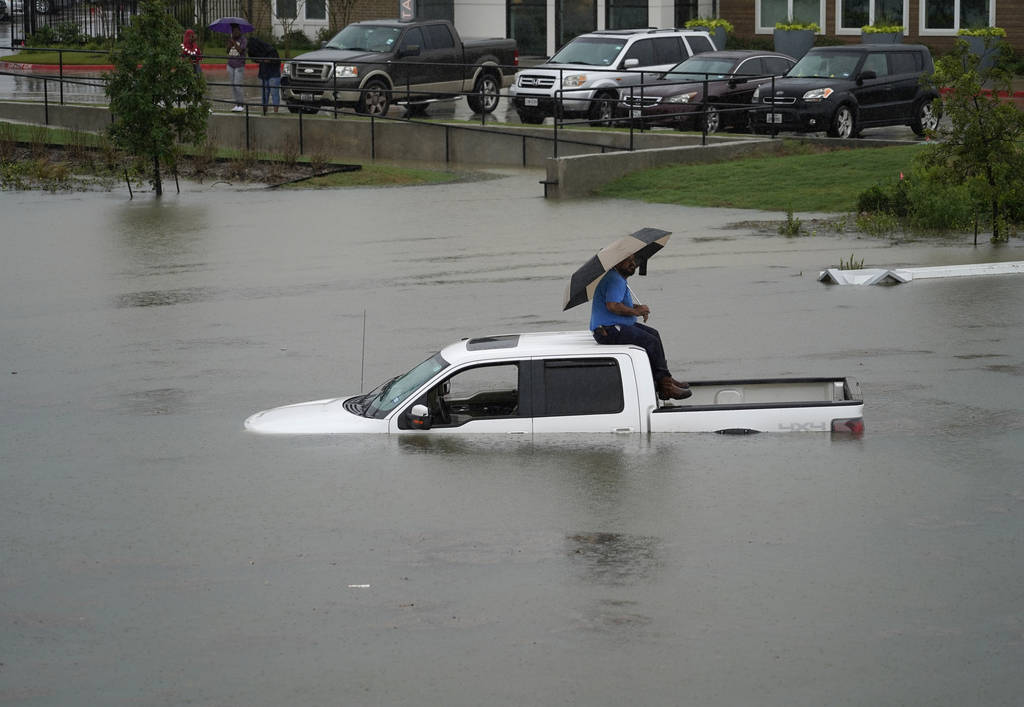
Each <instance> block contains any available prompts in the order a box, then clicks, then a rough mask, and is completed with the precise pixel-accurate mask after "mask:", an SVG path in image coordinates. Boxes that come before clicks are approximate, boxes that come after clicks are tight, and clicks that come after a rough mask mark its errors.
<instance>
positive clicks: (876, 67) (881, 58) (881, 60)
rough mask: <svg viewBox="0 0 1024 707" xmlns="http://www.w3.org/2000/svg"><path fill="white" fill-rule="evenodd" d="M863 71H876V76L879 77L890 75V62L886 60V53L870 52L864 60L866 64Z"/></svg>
mask: <svg viewBox="0 0 1024 707" xmlns="http://www.w3.org/2000/svg"><path fill="white" fill-rule="evenodd" d="M861 71H862V72H863V71H874V72H875V76H878V77H879V78H881V77H882V76H888V75H889V62H888V61H886V59H885V54H882V53H880V52H879V53H874V54H868V56H867V58H866V59H865V60H864V66H863V67H862V68H861Z"/></svg>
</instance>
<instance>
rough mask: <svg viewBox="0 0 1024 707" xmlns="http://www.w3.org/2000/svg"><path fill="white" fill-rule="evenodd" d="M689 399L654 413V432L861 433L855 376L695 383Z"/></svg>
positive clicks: (860, 405) (861, 412)
mask: <svg viewBox="0 0 1024 707" xmlns="http://www.w3.org/2000/svg"><path fill="white" fill-rule="evenodd" d="M690 390H692V391H693V395H692V396H691V397H689V398H687V399H686V401H685V402H683V403H679V402H672V403H665V404H662V405H661V406H659V407H658V408H656V409H655V410H653V411H652V412H651V418H650V419H651V423H650V424H651V432H722V433H748V432H799V431H816V432H819V431H825V432H827V431H832V432H861V431H863V415H864V401H863V397H862V396H861V393H860V385H859V384H858V383H857V381H856V380H855V379H852V378H772V379H748V380H722V381H695V382H691V383H690Z"/></svg>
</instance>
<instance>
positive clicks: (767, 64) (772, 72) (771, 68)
mask: <svg viewBox="0 0 1024 707" xmlns="http://www.w3.org/2000/svg"><path fill="white" fill-rule="evenodd" d="M763 61H764V70H763V74H764V75H765V76H781V75H782V74H784V73H786V72H787V71H789V70H790V69H791V68H792V67H793V62H792V61H790V60H789V59H783V58H782V57H781V56H766V57H764V59H763Z"/></svg>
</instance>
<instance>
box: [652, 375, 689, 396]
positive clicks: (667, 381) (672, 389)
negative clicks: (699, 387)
mask: <svg viewBox="0 0 1024 707" xmlns="http://www.w3.org/2000/svg"><path fill="white" fill-rule="evenodd" d="M691 395H693V391H691V390H690V389H689V388H680V387H679V386H678V385H676V384H675V382H674V381H673V380H672V378H670V377H668V376H666V377H665V378H662V379H661V380H660V381H658V397H659V398H661V399H662V400H685V399H686V398H688V397H690V396H691Z"/></svg>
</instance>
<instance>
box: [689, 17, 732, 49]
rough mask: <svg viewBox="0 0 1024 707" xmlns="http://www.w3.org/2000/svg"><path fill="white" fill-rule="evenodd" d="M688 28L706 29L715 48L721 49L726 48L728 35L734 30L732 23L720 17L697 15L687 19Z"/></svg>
mask: <svg viewBox="0 0 1024 707" xmlns="http://www.w3.org/2000/svg"><path fill="white" fill-rule="evenodd" d="M686 29H697V30H700V29H703V30H706V31H707V33H708V34H710V35H711V39H712V40H713V41H714V43H715V49H718V50H719V51H721V50H723V49H725V41H726V38H727V35H728V34H729V33H730V32H732V23H731V22H729V20H723V19H722V18H720V17H697V18H694V19H692V20H687V22H686Z"/></svg>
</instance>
